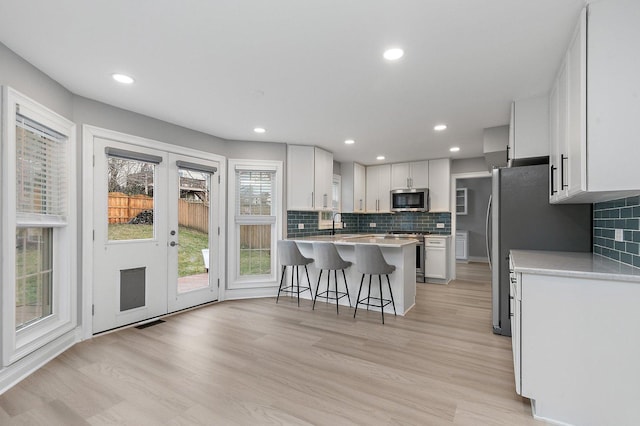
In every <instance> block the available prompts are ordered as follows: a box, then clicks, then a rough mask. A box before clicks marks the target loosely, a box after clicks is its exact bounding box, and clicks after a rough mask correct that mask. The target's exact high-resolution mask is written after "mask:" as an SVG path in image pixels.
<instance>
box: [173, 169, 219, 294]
mask: <svg viewBox="0 0 640 426" xmlns="http://www.w3.org/2000/svg"><path fill="white" fill-rule="evenodd" d="M178 176H179V179H178V180H179V197H178V244H179V245H178V293H185V292H188V291H192V290H198V289H201V288H205V287H208V286H209V208H210V201H211V196H210V195H211V194H210V189H211V174H210V173H206V172H201V171H194V170H189V169H183V168H179V169H178Z"/></svg>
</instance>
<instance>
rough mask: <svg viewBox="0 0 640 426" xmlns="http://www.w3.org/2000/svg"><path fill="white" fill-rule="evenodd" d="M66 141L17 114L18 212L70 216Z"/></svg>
mask: <svg viewBox="0 0 640 426" xmlns="http://www.w3.org/2000/svg"><path fill="white" fill-rule="evenodd" d="M66 142H67V138H66V137H64V136H62V135H60V134H59V133H57V132H55V131H53V130H50V129H48V128H46V127H44V126H42V125H40V124H38V123H36V122H34V121H33V120H30V119H29V118H27V117H24V116H22V115H20V114H17V115H16V203H17V206H16V207H17V208H16V212H17V214H18V216H20V214H21V213H22V214H37V215H46V216H54V217H57V218H64V217H65V216H66V214H67V195H68V194H67V187H68V167H67V143H66Z"/></svg>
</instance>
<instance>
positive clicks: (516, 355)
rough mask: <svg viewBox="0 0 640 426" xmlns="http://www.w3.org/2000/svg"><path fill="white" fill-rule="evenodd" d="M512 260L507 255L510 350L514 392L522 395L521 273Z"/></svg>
mask: <svg viewBox="0 0 640 426" xmlns="http://www.w3.org/2000/svg"><path fill="white" fill-rule="evenodd" d="M513 268H514V266H513V260H512V259H511V256H509V318H510V322H511V351H512V354H513V373H514V377H515V384H516V393H517V394H518V395H522V363H521V341H522V340H521V339H522V337H521V324H522V321H521V317H522V315H521V314H522V274H516V273H515V272H514V271H513Z"/></svg>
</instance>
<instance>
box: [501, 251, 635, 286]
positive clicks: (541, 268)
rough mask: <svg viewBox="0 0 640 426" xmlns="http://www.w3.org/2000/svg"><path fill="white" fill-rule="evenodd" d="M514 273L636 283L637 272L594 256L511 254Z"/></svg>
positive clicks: (559, 253)
mask: <svg viewBox="0 0 640 426" xmlns="http://www.w3.org/2000/svg"><path fill="white" fill-rule="evenodd" d="M511 257H512V259H513V263H514V270H515V271H516V272H521V273H528V274H538V275H555V276H565V277H574V278H597V279H607V280H614V281H631V282H638V283H640V269H639V268H634V267H631V266H628V265H625V264H623V263H620V262H616V261H615V260H612V259H609V258H606V257H604V256H600V255H598V254H594V253H576V252H561V251H538V250H511Z"/></svg>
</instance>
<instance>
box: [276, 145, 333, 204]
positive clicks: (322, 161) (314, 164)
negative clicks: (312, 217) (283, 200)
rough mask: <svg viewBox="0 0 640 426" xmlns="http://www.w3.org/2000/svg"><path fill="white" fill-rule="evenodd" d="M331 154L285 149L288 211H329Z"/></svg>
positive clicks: (305, 148) (304, 148) (309, 148)
mask: <svg viewBox="0 0 640 426" xmlns="http://www.w3.org/2000/svg"><path fill="white" fill-rule="evenodd" d="M332 184H333V154H331V153H330V152H328V151H325V150H323V149H320V148H317V147H313V146H304V145H287V209H288V210H330V209H331V194H332Z"/></svg>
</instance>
